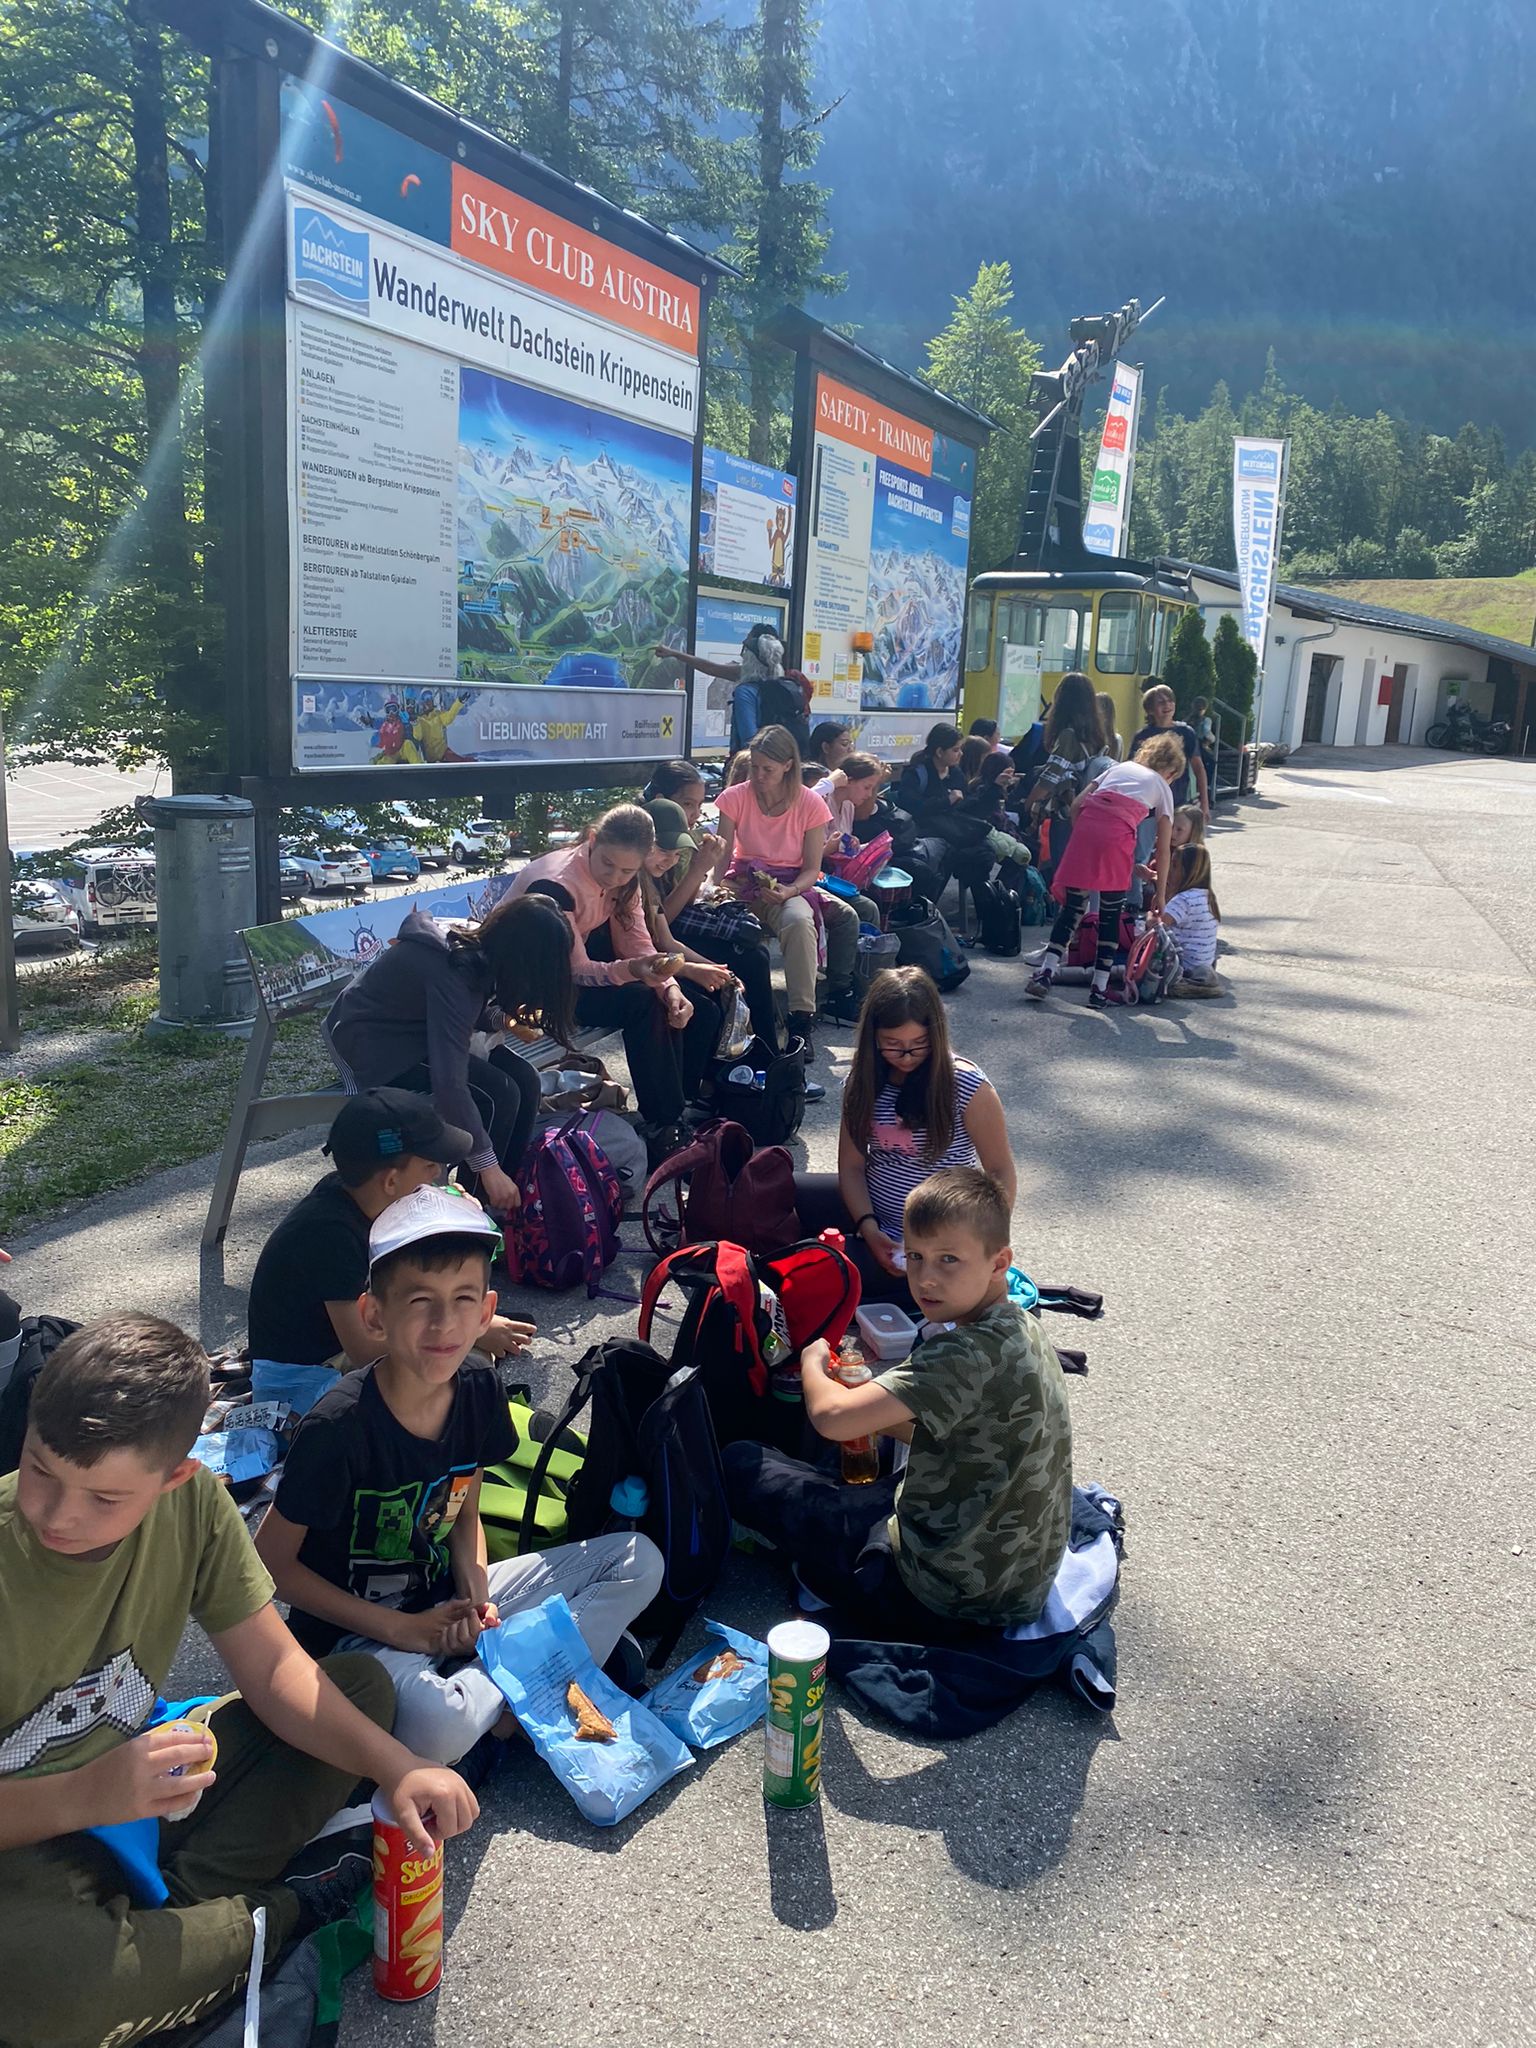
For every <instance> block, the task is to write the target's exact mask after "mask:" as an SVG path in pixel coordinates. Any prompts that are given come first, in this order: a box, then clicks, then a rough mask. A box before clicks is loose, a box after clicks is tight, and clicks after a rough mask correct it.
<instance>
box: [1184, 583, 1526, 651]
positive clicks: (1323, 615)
mask: <svg viewBox="0 0 1536 2048" xmlns="http://www.w3.org/2000/svg"><path fill="white" fill-rule="evenodd" d="M1180 566H1181V567H1183V568H1187V569H1188V570H1190V572H1191V573H1192V574H1193V575H1196V576H1203V577H1204V578H1205V579H1206V581H1207V582H1208V583H1219V584H1221V585H1222V586H1223V588H1224V589H1227V590H1236V589H1237V588H1238V581H1237V577H1236V576H1235V575H1234V574H1233V572H1232V571H1231V570H1230V569H1208V568H1207V567H1206V566H1205V564H1204V563H1203V562H1186V563H1182V564H1181V565H1180ZM1275 597H1276V599H1277V600H1278V602H1279V603H1281V604H1283V605H1286V606H1288V607H1289V609H1290V610H1291V611H1293V612H1296V613H1297V614H1299V615H1300V616H1301V617H1302V618H1311V619H1337V620H1338V622H1339V624H1340V625H1341V626H1384V627H1386V628H1387V629H1388V630H1389V631H1391V632H1393V633H1413V634H1416V635H1417V636H1418V638H1419V639H1421V640H1442V641H1445V642H1446V643H1447V644H1448V645H1450V646H1452V647H1465V648H1467V649H1469V650H1470V651H1474V652H1476V653H1478V654H1491V655H1494V656H1495V657H1496V658H1497V659H1498V660H1500V661H1513V662H1518V663H1520V665H1521V666H1522V667H1524V668H1536V647H1527V646H1525V645H1524V644H1523V643H1522V642H1521V641H1519V640H1501V639H1500V638H1499V636H1498V635H1497V634H1496V633H1479V632H1478V631H1477V629H1476V627H1475V626H1458V625H1457V624H1456V623H1455V622H1454V620H1451V619H1429V618H1425V617H1424V616H1423V614H1422V613H1420V612H1397V611H1392V610H1391V609H1390V608H1389V607H1388V606H1386V605H1383V604H1361V603H1360V602H1359V600H1358V599H1356V598H1353V597H1335V596H1333V595H1332V594H1331V593H1330V592H1328V591H1326V590H1307V589H1305V588H1304V587H1303V586H1302V585H1301V584H1299V583H1277V584H1276V586H1275Z"/></svg>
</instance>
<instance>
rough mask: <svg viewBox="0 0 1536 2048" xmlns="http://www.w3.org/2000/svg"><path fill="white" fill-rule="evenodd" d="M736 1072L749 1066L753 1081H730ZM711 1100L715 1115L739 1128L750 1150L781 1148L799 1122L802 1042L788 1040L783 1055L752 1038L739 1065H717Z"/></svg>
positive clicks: (802, 1106)
mask: <svg viewBox="0 0 1536 2048" xmlns="http://www.w3.org/2000/svg"><path fill="white" fill-rule="evenodd" d="M738 1067H750V1068H751V1069H752V1073H753V1076H754V1079H753V1080H752V1081H750V1082H748V1081H732V1080H731V1079H730V1078H729V1077H730V1075H731V1074H733V1073H734V1072H735V1071H736V1069H737V1068H738ZM758 1074H761V1075H762V1077H763V1085H762V1087H761V1088H759V1087H758V1086H757V1083H756V1078H755V1077H756V1076H757V1075H758ZM713 1098H714V1111H715V1114H716V1116H718V1117H724V1118H725V1119H726V1120H727V1121H728V1122H730V1123H733V1124H740V1125H741V1126H742V1128H743V1130H745V1131H746V1132H747V1133H748V1135H749V1136H750V1138H751V1140H752V1142H753V1144H754V1145H787V1144H788V1143H789V1141H790V1139H791V1138H792V1137H793V1136H794V1135H795V1133H796V1131H798V1130H799V1128H800V1126H801V1124H802V1123H803V1122H804V1121H805V1041H804V1039H801V1038H791V1039H790V1041H789V1044H788V1046H787V1047H786V1048H785V1050H784V1051H783V1052H772V1051H770V1050H769V1048H768V1046H767V1045H766V1044H765V1043H764V1042H763V1040H762V1039H761V1038H754V1039H753V1041H752V1043H751V1044H750V1045H749V1046H748V1047H747V1049H746V1051H745V1052H744V1053H743V1054H742V1056H741V1058H740V1059H739V1060H720V1061H718V1062H717V1064H716V1066H715V1070H714V1090H713Z"/></svg>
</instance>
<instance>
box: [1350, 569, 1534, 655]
mask: <svg viewBox="0 0 1536 2048" xmlns="http://www.w3.org/2000/svg"><path fill="white" fill-rule="evenodd" d="M1325 587H1326V588H1327V589H1328V590H1330V591H1332V592H1333V593H1334V594H1335V595H1336V596H1338V597H1352V598H1354V599H1355V601H1356V602H1357V603H1358V604H1380V605H1388V606H1390V607H1391V608H1392V609H1393V610H1394V611H1399V612H1417V613H1418V614H1419V615H1420V616H1421V617H1423V618H1428V619H1449V620H1450V621H1451V623H1452V624H1453V625H1456V626H1470V627H1472V628H1473V630H1474V631H1475V632H1478V633H1494V634H1497V635H1498V637H1499V638H1500V639H1501V640H1518V641H1519V642H1520V643H1521V645H1522V646H1529V645H1530V642H1531V629H1532V627H1533V625H1536V569H1527V570H1526V571H1525V572H1524V573H1523V574H1522V575H1519V576H1447V577H1443V578H1438V579H1434V580H1431V581H1429V582H1422V583H1421V582H1414V581H1411V580H1408V579H1404V580H1402V581H1398V580H1397V579H1395V578H1383V579H1382V580H1380V581H1378V582H1369V583H1354V582H1338V583H1329V584H1327V585H1326V586H1325Z"/></svg>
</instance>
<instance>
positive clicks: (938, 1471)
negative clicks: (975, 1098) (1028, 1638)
mask: <svg viewBox="0 0 1536 2048" xmlns="http://www.w3.org/2000/svg"><path fill="white" fill-rule="evenodd" d="M1008 1224H1009V1217H1008V1204H1007V1201H1006V1198H1005V1197H1004V1194H1003V1191H1002V1189H1001V1188H1000V1187H999V1186H998V1185H997V1183H996V1181H994V1180H992V1179H991V1177H990V1176H989V1175H987V1174H985V1173H983V1172H981V1171H980V1170H979V1169H978V1168H976V1167H956V1168H951V1169H947V1170H945V1171H943V1172H940V1173H936V1174H931V1175H930V1176H929V1178H928V1179H927V1180H925V1181H923V1182H922V1183H921V1185H920V1186H918V1187H916V1188H914V1189H913V1191H912V1193H911V1194H910V1195H909V1196H908V1198H907V1204H906V1210H905V1214H904V1223H903V1236H904V1239H905V1243H906V1252H907V1279H908V1282H909V1284H910V1286H911V1288H912V1292H913V1295H914V1296H915V1297H916V1300H917V1303H918V1306H919V1307H920V1308H921V1309H922V1311H923V1314H924V1316H925V1317H926V1319H927V1321H928V1323H929V1324H930V1326H934V1325H937V1326H938V1327H937V1328H936V1329H935V1331H934V1334H932V1335H930V1336H929V1337H928V1338H927V1339H925V1341H924V1342H923V1343H922V1344H921V1345H919V1346H918V1348H917V1349H916V1350H915V1351H914V1352H913V1354H912V1356H911V1357H910V1358H906V1359H903V1360H902V1361H901V1362H900V1363H899V1364H897V1365H893V1366H891V1367H889V1368H888V1369H887V1370H886V1371H885V1372H883V1373H881V1374H880V1375H879V1377H878V1378H876V1379H874V1380H871V1381H870V1382H869V1383H868V1384H867V1385H864V1386H860V1387H845V1386H843V1385H842V1384H841V1382H839V1381H838V1380H835V1379H834V1378H832V1376H831V1374H830V1372H829V1371H828V1367H829V1365H830V1363H831V1357H830V1353H829V1352H828V1349H827V1347H826V1345H825V1344H816V1345H812V1346H810V1347H809V1348H808V1349H807V1350H806V1352H805V1354H804V1357H803V1361H802V1385H803V1387H804V1389H805V1406H806V1413H807V1414H808V1416H809V1417H810V1420H811V1422H812V1423H813V1424H814V1426H815V1428H816V1429H817V1431H818V1432H819V1433H820V1434H821V1435H822V1436H824V1437H826V1438H828V1439H829V1440H830V1441H831V1442H833V1443H843V1442H846V1441H848V1440H849V1439H850V1438H854V1437H859V1436H865V1435H869V1434H878V1435H885V1436H895V1437H900V1438H901V1439H903V1440H904V1441H905V1442H906V1443H908V1444H909V1445H910V1446H911V1449H910V1453H909V1456H908V1461H907V1466H906V1470H905V1472H904V1473H902V1474H901V1475H900V1477H899V1478H898V1479H894V1480H885V1481H877V1482H876V1483H875V1484H874V1485H871V1486H862V1487H852V1486H841V1485H839V1484H838V1482H837V1481H836V1480H835V1479H834V1478H833V1477H832V1476H831V1475H830V1474H826V1473H822V1472H818V1471H816V1470H814V1469H813V1468H811V1467H810V1466H806V1465H801V1464H798V1463H797V1462H796V1461H795V1460H793V1459H789V1458H785V1457H783V1456H782V1455H781V1454H780V1453H778V1452H775V1451H772V1450H769V1449H765V1448H764V1447H763V1446H760V1445H756V1444H734V1445H732V1446H731V1447H730V1449H729V1450H728V1451H727V1453H726V1471H727V1477H728V1480H729V1483H730V1489H731V1497H732V1507H733V1511H734V1513H735V1515H736V1517H737V1519H738V1520H739V1521H741V1522H743V1523H744V1524H745V1525H746V1526H747V1527H748V1528H751V1529H755V1530H757V1531H759V1532H760V1533H761V1534H763V1535H765V1536H767V1537H769V1538H770V1540H772V1541H773V1542H775V1543H777V1544H778V1545H779V1547H780V1548H781V1549H784V1550H787V1551H788V1552H789V1554H790V1556H791V1558H792V1559H793V1560H794V1563H795V1566H796V1570H797V1572H798V1573H799V1575H800V1578H801V1580H802V1583H804V1584H805V1585H807V1586H809V1587H810V1588H811V1590H812V1591H814V1592H816V1593H818V1594H820V1596H821V1597H822V1598H823V1599H825V1600H829V1601H831V1602H832V1604H833V1605H834V1606H837V1607H840V1608H842V1609H844V1610H845V1611H851V1612H853V1613H856V1614H859V1615H860V1616H861V1617H862V1618H863V1619H864V1621H866V1622H867V1623H869V1624H872V1625H878V1626H882V1627H884V1628H887V1629H891V1628H895V1627H898V1626H899V1627H902V1628H905V1629H912V1630H922V1631H923V1632H924V1633H925V1634H927V1635H928V1636H935V1635H939V1634H942V1633H944V1632H945V1629H944V1626H943V1625H944V1624H952V1625H953V1624H959V1625H962V1626H963V1625H967V1624H981V1625H982V1626H993V1627H1007V1626H1010V1625H1012V1624H1014V1623H1018V1622H1025V1621H1032V1620H1034V1618H1035V1617H1036V1616H1037V1615H1038V1614H1039V1612H1040V1610H1041V1608H1042V1607H1043V1606H1044V1605H1045V1600H1046V1595H1047V1594H1048V1593H1049V1591H1050V1589H1051V1585H1052V1582H1053V1580H1054V1579H1055V1576H1056V1572H1057V1568H1058V1567H1059V1565H1060V1563H1061V1557H1062V1552H1063V1551H1064V1550H1065V1548H1066V1541H1067V1530H1068V1524H1069V1520H1070V1516H1071V1507H1072V1424H1071V1417H1070V1414H1069V1412H1068V1408H1067V1397H1066V1392H1065V1389H1064V1387H1063V1385H1062V1377H1061V1370H1060V1367H1059V1365H1058V1363H1057V1360H1056V1354H1055V1352H1054V1351H1053V1349H1052V1347H1051V1345H1050V1343H1049V1342H1048V1341H1047V1339H1046V1338H1045V1337H1044V1336H1043V1335H1042V1334H1041V1332H1040V1328H1039V1325H1038V1324H1037V1323H1036V1321H1035V1319H1034V1318H1033V1317H1032V1316H1029V1315H1027V1314H1025V1313H1024V1312H1023V1311H1021V1310H1020V1309H1018V1308H1016V1307H1015V1306H1014V1305H1013V1304H1012V1303H1011V1302H1010V1301H1009V1300H1008V1266H1009V1263H1010V1260H1011V1257H1012V1253H1011V1251H1010V1248H1009V1244H1008ZM882 1524H884V1525H885V1527H884V1528H882ZM887 1531H888V1536H889V1545H890V1558H889V1560H885V1559H883V1558H882V1556H881V1551H882V1549H883V1548H884V1545H883V1544H882V1542H881V1537H882V1535H884V1534H885V1533H887ZM892 1566H893V1567H894V1569H891V1568H890V1567H892ZM882 1567H884V1568H882ZM935 1618H937V1622H938V1624H939V1625H938V1626H933V1625H932V1624H933V1623H934V1621H935ZM918 1639H919V1640H921V1639H922V1636H921V1635H919V1637H918Z"/></svg>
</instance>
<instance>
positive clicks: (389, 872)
mask: <svg viewBox="0 0 1536 2048" xmlns="http://www.w3.org/2000/svg"><path fill="white" fill-rule="evenodd" d="M363 852H364V854H365V855H366V857H367V861H368V866H369V867H370V869H371V870H372V872H373V879H374V880H375V881H376V882H387V881H389V880H390V879H391V877H392V876H395V875H401V876H403V877H404V878H405V880H406V881H408V882H414V881H415V879H416V877H417V876H418V875H419V874H420V873H421V861H420V859H419V857H418V856H417V855H416V854H415V853H414V852H413V851H412V850H411V848H410V847H409V846H407V845H406V843H405V841H404V840H403V839H378V840H373V841H371V842H370V843H369V844H367V845H365V846H364V848H363Z"/></svg>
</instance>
